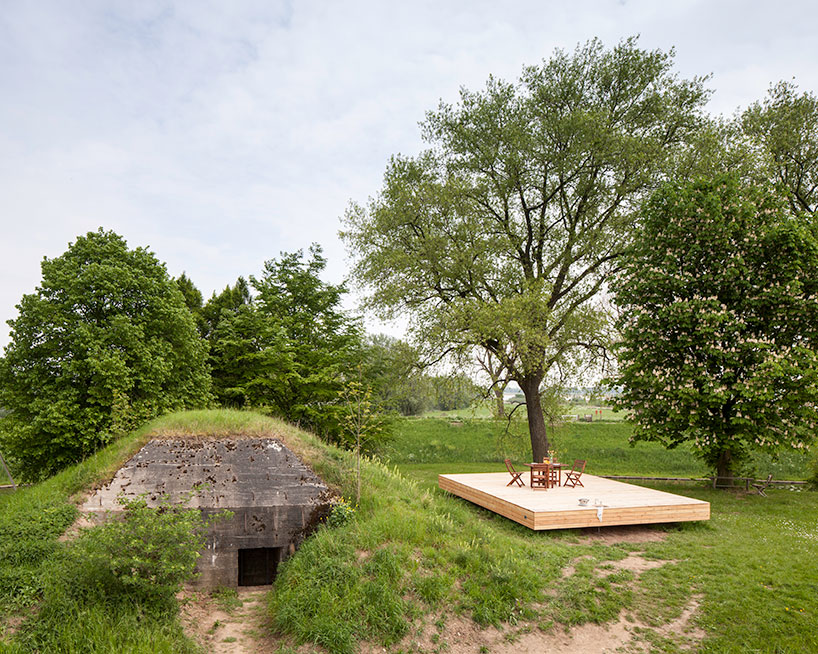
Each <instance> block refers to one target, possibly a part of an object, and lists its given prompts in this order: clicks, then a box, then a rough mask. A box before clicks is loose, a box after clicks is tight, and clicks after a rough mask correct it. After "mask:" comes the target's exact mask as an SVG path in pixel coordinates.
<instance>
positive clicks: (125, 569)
mask: <svg viewBox="0 0 818 654" xmlns="http://www.w3.org/2000/svg"><path fill="white" fill-rule="evenodd" d="M120 503H121V504H122V505H123V508H124V510H123V512H122V513H123V514H122V517H121V519H119V517H118V516H116V515H114V516H112V518H111V519H109V520H107V521H106V522H105V523H104V524H102V525H100V526H98V527H94V528H92V529H89V530H87V531H85V532H83V534H82V535H81V536H80V537H79V538H78V539H77V542H76V543H75V544H74V545H73V546H72V547H71V550H70V552H71V556H72V559H73V564H72V565H68V566H66V568H65V573H66V575H67V578H66V579H64V580H63V581H64V583H65V584H66V585H67V586H69V587H70V588H72V592H76V593H82V592H87V593H88V594H89V596H91V595H94V594H96V593H102V594H104V595H105V596H106V597H108V598H109V599H111V598H115V597H120V598H122V599H123V600H125V599H127V600H128V601H132V602H137V603H140V604H144V605H145V606H146V607H148V608H151V607H159V606H160V605H161V606H169V605H173V602H174V597H175V595H176V593H177V592H178V591H179V590H180V589H181V587H182V584H183V583H184V582H185V581H186V580H187V579H189V578H190V577H191V576H192V575H193V571H194V568H195V566H196V560H197V559H198V558H199V550H201V549H202V548H203V547H204V544H205V534H206V530H207V523H206V522H205V521H204V520H203V518H202V514H201V511H199V509H185V508H182V507H180V506H178V505H171V504H170V503H169V502H168V500H167V498H165V499H164V500H163V501H162V503H161V505H160V507H159V508H152V507H149V506H148V505H147V503H146V501H145V499H144V498H136V499H133V500H127V499H124V498H121V499H120Z"/></svg>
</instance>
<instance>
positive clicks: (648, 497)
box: [438, 472, 710, 530]
mask: <svg viewBox="0 0 818 654" xmlns="http://www.w3.org/2000/svg"><path fill="white" fill-rule="evenodd" d="M563 478H564V473H563ZM510 479H511V478H510V477H509V475H508V473H506V472H497V473H494V472H492V473H478V474H458V475H438V486H440V488H442V489H443V490H445V491H448V492H450V493H452V494H454V495H457V496H458V497H462V498H463V499H465V500H469V501H470V502H473V503H474V504H477V505H479V506H482V507H483V508H486V509H488V510H489V511H494V512H495V513H499V514H500V515H502V516H505V517H506V518H509V519H511V520H514V521H515V522H519V523H520V524H521V525H525V526H526V527H529V528H530V529H536V530H541V529H573V528H579V527H605V526H611V525H641V524H651V523H657V522H686V521H691V520H709V519H710V503H709V502H704V501H702V500H694V499H691V498H689V497H683V496H681V495H675V494H673V493H665V492H663V491H657V490H653V489H651V488H643V487H641V486H634V485H633V484H624V483H622V482H619V481H612V480H610V479H603V478H602V477H595V476H594V475H588V474H584V475H582V483H583V484H585V486H584V488H583V487H580V486H577V487H576V488H565V487H557V488H549V489H548V490H531V489H530V488H529V487H528V474H524V475H523V479H524V480H525V484H526V485H525V487H523V488H520V487H519V486H506V484H508V482H509V480H510ZM581 497H587V498H588V499H589V500H590V501H589V503H588V506H580V504H579V498H581ZM597 500H598V501H599V502H601V504H602V506H601V507H598V506H594V503H595V502H596V501H597ZM599 508H601V509H602V511H601V512H599V511H598V509H599ZM600 513H601V516H600V515H599V514H600Z"/></svg>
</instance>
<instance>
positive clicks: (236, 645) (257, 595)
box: [179, 586, 282, 654]
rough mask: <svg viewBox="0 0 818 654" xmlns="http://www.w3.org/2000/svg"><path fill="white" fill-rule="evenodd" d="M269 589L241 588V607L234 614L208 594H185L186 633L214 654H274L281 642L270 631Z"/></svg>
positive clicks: (182, 619) (183, 616) (257, 587)
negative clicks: (267, 599)
mask: <svg viewBox="0 0 818 654" xmlns="http://www.w3.org/2000/svg"><path fill="white" fill-rule="evenodd" d="M269 590H270V587H269V586H248V587H245V588H240V589H239V591H238V596H239V600H241V606H240V607H237V608H236V609H235V610H232V611H225V610H224V609H223V608H221V607H220V606H219V605H218V604H217V602H216V601H215V600H214V599H213V598H212V597H211V596H210V594H209V593H206V592H199V591H192V590H185V591H182V593H181V594H180V597H179V599H180V602H181V604H182V614H181V622H182V626H183V627H184V629H185V633H186V634H187V635H188V636H189V637H190V638H192V639H193V640H195V641H196V642H197V643H199V645H201V646H202V648H203V649H204V651H206V652H210V653H212V654H273V652H276V651H277V650H278V648H279V646H280V645H281V643H282V641H281V639H278V638H276V637H274V636H273V635H272V634H270V632H269V626H268V625H269V618H268V616H267V614H266V604H267V602H266V597H267V593H268V592H269Z"/></svg>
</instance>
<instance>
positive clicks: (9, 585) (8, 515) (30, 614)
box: [0, 411, 317, 654]
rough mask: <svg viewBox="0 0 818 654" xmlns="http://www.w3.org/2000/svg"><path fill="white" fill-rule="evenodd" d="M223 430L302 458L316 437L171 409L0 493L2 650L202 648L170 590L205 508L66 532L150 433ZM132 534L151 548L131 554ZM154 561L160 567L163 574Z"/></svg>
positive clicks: (250, 416)
mask: <svg viewBox="0 0 818 654" xmlns="http://www.w3.org/2000/svg"><path fill="white" fill-rule="evenodd" d="M220 436H231V437H236V436H247V437H252V436H276V437H279V438H283V439H284V440H286V441H287V442H288V444H290V445H291V446H292V447H293V449H294V450H295V451H297V452H299V453H300V454H301V455H302V456H309V455H310V453H311V452H312V450H311V447H312V446H311V445H310V443H311V442H317V439H315V438H314V437H312V436H309V435H307V434H304V433H303V432H298V430H295V429H294V428H292V427H290V426H289V425H287V424H285V423H283V422H281V421H278V420H274V419H271V418H267V417H265V416H262V415H259V414H254V413H248V412H240V411H190V412H184V413H177V414H171V415H168V416H165V417H163V418H159V419H157V420H154V421H153V422H151V423H149V424H148V425H146V426H145V427H143V428H142V429H140V430H138V431H136V432H134V433H132V434H129V435H127V436H125V437H123V438H121V439H119V440H118V441H116V442H115V443H113V444H112V445H110V446H109V447H107V448H105V449H103V450H101V451H99V452H97V453H96V454H95V455H94V456H92V457H89V458H88V459H87V460H85V461H83V462H82V463H80V464H78V465H75V466H72V467H71V468H69V469H67V470H65V471H63V472H61V473H59V474H57V475H55V476H54V477H51V478H50V479H48V480H46V481H44V482H42V483H40V484H37V485H35V486H32V487H28V488H22V489H20V490H19V491H17V492H15V493H4V494H2V495H0V652H6V651H8V652H27V651H40V652H60V651H77V652H80V651H81V652H129V653H131V652H133V653H139V652H145V654H148V653H153V652H194V651H197V647H196V646H195V644H194V643H192V642H191V641H189V640H188V639H187V638H186V637H185V636H184V634H183V633H182V630H181V628H180V627H179V625H178V622H177V620H176V615H177V609H178V607H177V606H176V604H175V599H174V598H173V588H174V585H175V584H176V582H177V579H178V578H179V574H183V572H184V570H186V569H188V568H189V565H187V563H189V561H188V562H187V563H186V562H185V561H182V559H184V556H183V555H185V554H186V553H185V552H184V551H182V550H180V551H179V552H177V553H176V554H177V556H175V558H174V551H173V544H178V543H180V542H183V541H184V540H185V538H186V536H187V534H188V532H190V531H191V530H192V529H194V528H195V525H194V522H193V521H192V517H195V516H197V515H198V512H195V515H194V514H193V513H184V512H180V513H179V514H178V515H169V514H168V512H167V511H165V512H163V513H161V514H157V512H152V511H149V510H148V511H143V510H141V509H140V507H138V506H134V507H132V508H131V510H130V511H126V516H127V517H126V520H128V522H126V523H125V524H116V525H106V526H104V527H95V528H94V529H90V530H87V531H85V532H84V533H82V534H81V535H80V536H79V537H78V538H76V539H74V540H72V541H71V542H60V540H59V538H60V536H61V535H62V534H63V533H64V532H65V531H66V529H67V528H68V527H69V526H70V525H71V524H72V523H73V522H74V520H75V519H76V518H77V515H78V511H77V504H78V502H79V501H80V498H81V497H82V496H83V494H84V493H85V492H86V491H88V490H90V489H92V488H93V487H95V486H96V485H98V484H101V483H103V482H105V481H107V480H109V479H110V478H111V477H112V476H113V475H114V473H115V472H116V470H118V469H119V467H120V466H121V465H122V464H123V463H125V461H127V460H128V459H129V458H130V457H131V456H133V454H135V453H136V452H137V451H138V450H139V449H140V448H141V447H142V446H143V445H144V444H145V443H147V442H148V441H149V440H150V439H152V438H178V437H186V438H193V437H196V438H218V437H220ZM139 534H143V535H144V534H149V536H144V537H142V538H140V537H139ZM129 536H130V538H133V537H134V536H137V540H139V541H140V542H144V543H146V546H145V547H141V546H139V547H137V548H136V549H135V550H133V551H132V552H130V554H129V553H128V552H127V551H125V550H127V540H128V539H129ZM163 539H164V541H163ZM148 541H150V543H149V542H148ZM189 549H190V543H188V550H189ZM123 552H125V553H123ZM187 554H188V555H189V551H188V552H187ZM129 555H130V556H131V558H130V559H128V558H127V557H128V556H129ZM163 555H164V556H163ZM139 556H144V557H145V558H146V559H147V560H146V561H144V562H143V561H139V560H138V558H139ZM183 564H184V565H183ZM151 565H154V566H161V569H160V570H159V573H160V574H159V575H157V574H156V570H151V569H150V566H151ZM180 565H182V566H183V567H182V568H180V569H179V570H176V569H175V566H180ZM185 565H187V567H184V566H185ZM140 566H143V567H144V570H143V569H142V567H140ZM125 567H127V568H130V569H136V570H139V571H140V572H138V573H137V574H133V575H130V576H129V575H128V574H127V571H126V572H125V573H121V570H122V569H123V568H125ZM174 573H176V574H175V576H174ZM168 575H169V576H168ZM148 576H149V577H150V579H149V580H146V579H144V578H145V577H148ZM140 577H141V578H140ZM163 579H164V580H165V582H166V583H165V584H164V585H163V583H162V582H161V580H163ZM158 580H160V581H158ZM143 582H144V583H143ZM10 625H15V630H14V631H15V632H16V633H15V634H14V636H13V637H9V633H10V631H11V629H10ZM4 635H5V637H4Z"/></svg>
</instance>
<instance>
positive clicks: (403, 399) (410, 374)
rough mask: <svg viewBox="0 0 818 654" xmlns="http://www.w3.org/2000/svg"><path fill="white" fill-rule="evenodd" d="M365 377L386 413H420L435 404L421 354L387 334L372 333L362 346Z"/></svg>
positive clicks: (379, 405)
mask: <svg viewBox="0 0 818 654" xmlns="http://www.w3.org/2000/svg"><path fill="white" fill-rule="evenodd" d="M359 365H360V366H361V368H362V373H363V378H364V379H365V380H366V383H367V384H368V385H369V386H370V387H371V388H372V392H373V396H374V401H375V403H376V404H377V405H378V407H379V408H380V409H381V410H383V411H385V412H394V413H400V414H401V415H404V416H413V415H418V414H420V413H422V412H423V411H425V410H426V409H428V408H429V407H430V406H431V402H432V397H431V388H430V385H429V383H428V378H427V377H426V376H425V375H424V374H423V373H422V371H421V363H420V354H419V353H418V351H417V350H416V349H415V348H413V347H412V346H410V345H409V344H407V343H405V342H404V341H402V340H400V339H397V338H394V337H392V336H387V335H385V334H377V335H368V336H367V337H366V338H365V339H364V341H363V343H362V345H361V356H360V364H359Z"/></svg>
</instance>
